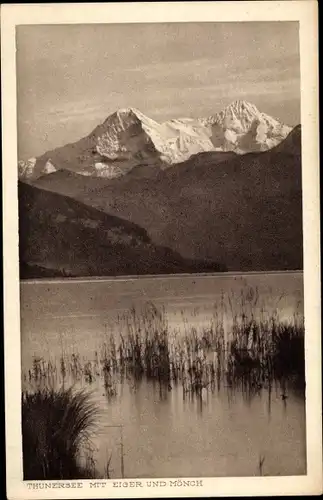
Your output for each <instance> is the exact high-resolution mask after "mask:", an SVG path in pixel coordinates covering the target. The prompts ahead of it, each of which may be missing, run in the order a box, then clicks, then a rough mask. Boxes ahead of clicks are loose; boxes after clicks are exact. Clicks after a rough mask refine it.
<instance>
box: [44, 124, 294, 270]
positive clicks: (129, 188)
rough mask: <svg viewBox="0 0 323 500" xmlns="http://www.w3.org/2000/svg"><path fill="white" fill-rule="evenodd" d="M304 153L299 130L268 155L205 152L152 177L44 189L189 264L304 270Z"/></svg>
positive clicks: (64, 177) (58, 178)
mask: <svg viewBox="0 0 323 500" xmlns="http://www.w3.org/2000/svg"><path fill="white" fill-rule="evenodd" d="M300 151H301V129H300V127H295V129H293V131H292V132H291V133H290V134H289V135H288V136H287V138H286V139H285V140H284V141H283V142H281V143H280V144H279V145H278V146H276V147H275V148H273V149H271V150H269V151H266V152H258V153H249V154H246V155H237V154H236V153H234V152H226V153H223V152H216V151H215V152H214V151H212V152H204V153H200V154H197V155H194V156H192V157H191V158H190V159H188V160H187V161H185V162H182V163H180V164H177V165H174V166H173V167H172V168H169V169H166V170H160V169H156V170H155V171H154V173H153V175H152V176H149V175H145V176H144V175H140V174H139V175H135V173H136V169H133V170H132V171H131V172H130V173H129V174H128V175H126V176H124V177H120V178H116V179H114V180H111V181H109V180H107V179H95V178H84V177H82V176H80V175H78V176H76V175H75V174H73V175H71V173H68V172H56V173H53V174H50V175H47V176H44V177H43V178H41V179H39V181H37V183H39V185H40V186H41V187H42V188H44V189H48V190H53V191H55V190H57V191H60V192H63V193H64V194H65V195H68V196H71V197H75V198H76V199H78V200H80V201H82V202H83V203H85V204H86V205H89V206H92V207H95V208H97V209H100V210H102V211H104V212H106V213H111V214H114V215H116V216H118V217H122V218H123V219H126V220H130V221H132V222H134V223H136V224H139V225H140V226H141V227H143V228H145V229H146V230H147V232H148V234H149V236H150V237H151V239H152V241H154V243H155V244H156V245H166V246H168V247H170V248H172V249H173V250H174V251H176V252H179V253H180V254H181V255H183V256H184V257H186V258H194V259H211V260H217V261H219V262H225V264H226V266H227V268H228V270H230V271H250V270H254V271H255V270H262V271H266V270H279V269H301V268H302V265H303V264H302V182H301V155H300ZM147 170H148V172H150V171H151V170H150V169H149V168H147ZM215 257H216V258H215Z"/></svg>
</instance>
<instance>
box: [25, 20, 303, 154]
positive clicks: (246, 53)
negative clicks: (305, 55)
mask: <svg viewBox="0 0 323 500" xmlns="http://www.w3.org/2000/svg"><path fill="white" fill-rule="evenodd" d="M298 29H299V26H298V23H297V22H244V23H238V22H235V23H188V24H186V23H174V24H105V25H103V24H102V25H90V24H88V25H47V26H46V25H38V26H36V25H34V26H19V27H18V28H17V107H18V149H19V151H18V157H19V158H21V159H25V158H28V157H31V156H37V155H39V154H42V153H44V152H45V151H47V150H48V149H52V148H55V147H57V146H61V145H64V144H66V143H67V142H74V141H76V140H78V139H80V138H81V137H83V136H85V135H87V134H88V133H90V132H91V131H92V130H93V128H94V127H95V126H96V125H98V124H99V123H101V122H102V121H104V120H105V119H106V118H107V116H109V115H110V114H112V113H113V112H114V111H116V110H117V109H118V108H124V107H135V108H138V109H139V110H140V111H142V112H143V113H144V114H146V115H147V116H149V117H150V118H153V119H155V120H157V121H164V120H167V119H170V118H176V117H189V116H191V117H198V116H209V115H211V114H214V113H216V112H218V111H221V109H222V108H223V107H225V106H226V105H228V104H230V102H232V101H233V100H236V99H245V100H247V101H250V102H252V103H253V104H255V105H256V106H257V107H258V109H259V110H260V111H263V112H265V113H268V114H270V115H271V116H273V117H275V118H279V119H280V120H281V121H283V122H284V123H286V124H288V125H296V124H298V123H300V64H299V38H298Z"/></svg>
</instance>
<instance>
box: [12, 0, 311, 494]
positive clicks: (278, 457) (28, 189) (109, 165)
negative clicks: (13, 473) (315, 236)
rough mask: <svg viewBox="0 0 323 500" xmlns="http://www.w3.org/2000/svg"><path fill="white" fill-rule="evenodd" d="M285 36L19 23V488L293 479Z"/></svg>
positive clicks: (300, 332)
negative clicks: (22, 484) (86, 481)
mask: <svg viewBox="0 0 323 500" xmlns="http://www.w3.org/2000/svg"><path fill="white" fill-rule="evenodd" d="M223 3H226V4H227V5H228V6H229V4H230V3H232V4H233V3H234V2H223ZM242 3H243V2H242ZM254 3H255V4H257V3H258V4H261V3H262V2H254ZM265 3H266V2H264V4H265ZM273 3H275V2H273ZM277 3H278V2H277ZM291 3H293V2H291ZM300 3H302V2H300ZM125 5H127V4H125ZM133 7H134V6H133ZM115 8H116V7H115ZM148 8H149V7H148ZM119 17H120V16H119ZM121 17H122V16H121ZM300 31H301V29H300V20H297V19H295V20H293V19H291V20H288V19H287V20H277V19H276V20H264V19H261V20H256V19H255V20H254V19H250V20H246V19H244V20H243V21H242V20H241V21H239V20H238V19H236V20H231V21H228V20H226V21H221V20H217V19H216V18H214V20H204V21H198V20H197V21H194V20H189V21H187V22H181V21H180V20H174V21H171V20H166V21H163V19H161V21H160V22H156V21H154V20H152V21H151V22H149V21H147V20H145V21H141V22H140V21H138V20H137V21H136V22H122V20H120V19H119V21H118V22H103V21H102V22H95V23H90V22H86V20H84V22H73V23H71V22H55V23H53V22H37V23H36V22H35V23H32V22H30V23H24V22H21V23H17V24H15V26H14V45H15V81H16V89H15V93H16V145H15V147H16V151H13V153H14V154H13V157H14V158H16V172H15V174H14V175H15V177H14V179H15V181H14V185H15V189H16V200H17V203H16V206H17V219H16V225H15V226H14V227H16V229H17V242H18V245H17V247H16V250H15V252H16V257H17V287H16V290H17V291H18V295H19V296H18V302H19V304H18V307H19V320H18V323H19V329H20V331H19V333H18V339H20V340H19V341H18V342H19V344H20V345H19V351H18V352H19V353H20V356H19V358H20V359H19V365H20V366H19V372H18V371H17V373H16V377H17V378H19V379H20V380H19V400H20V417H21V418H20V425H21V427H20V432H21V442H20V444H21V473H22V478H21V479H22V481H23V482H24V484H27V486H28V490H33V489H35V490H38V489H42V488H45V486H46V485H47V486H46V488H47V489H48V490H51V489H52V488H54V487H55V486H53V485H54V484H56V483H52V481H56V482H57V481H58V482H59V481H65V482H66V481H68V482H70V483H63V484H70V485H71V484H74V483H71V481H81V480H90V481H92V482H90V485H92V486H91V487H93V485H100V484H101V483H100V481H106V480H112V486H113V488H114V489H118V488H122V487H126V488H127V487H128V486H129V487H131V485H132V483H133V487H134V489H137V493H136V495H137V496H138V495H139V496H140V494H142V491H140V490H141V488H143V487H147V488H148V489H149V488H151V487H154V486H155V487H159V486H166V482H165V485H164V484H161V483H163V482H164V481H161V480H160V478H168V486H171V487H173V488H176V486H177V487H179V488H180V487H181V486H184V487H185V486H186V487H187V488H190V487H198V486H202V479H201V478H228V479H229V478H235V479H237V478H257V477H258V478H264V477H267V478H268V477H271V478H275V477H277V478H278V477H289V478H290V480H291V479H292V477H293V478H294V479H295V478H297V477H301V476H305V477H306V476H307V475H308V473H309V472H308V471H309V458H308V442H307V431H306V430H307V427H308V426H309V422H310V421H312V420H309V419H310V418H311V417H310V416H309V414H308V405H307V404H306V401H307V393H306V391H307V390H308V385H309V382H308V376H307V374H308V372H307V370H306V363H308V360H306V356H305V352H306V346H307V345H308V342H309V340H308V335H309V333H308V326H307V327H306V325H308V324H309V323H307V315H306V314H307V313H306V307H305V305H306V297H307V295H306V289H305V284H304V272H305V273H306V266H305V265H304V262H305V250H306V248H308V247H306V243H305V241H306V238H305V236H304V234H305V231H306V228H305V224H304V221H305V220H306V207H308V205H307V201H306V192H305V188H304V156H305V155H304V150H303V147H304V127H305V137H308V134H307V135H306V125H304V124H303V119H302V118H303V117H304V116H306V113H305V114H304V112H303V109H304V103H303V102H302V92H301V89H302V86H301V76H302V75H301V57H302V53H301V41H300ZM302 77H303V76H302ZM12 91H13V92H14V89H12ZM305 148H306V146H305ZM313 164H314V166H315V158H314V163H313ZM12 168H14V167H12ZM314 171H315V168H314ZM4 189H5V184H4ZM304 192H305V194H304ZM317 215H318V214H317ZM313 248H315V247H314V246H313ZM313 262H314V261H313ZM304 269H305V271H304ZM314 272H315V270H314ZM305 277H306V276H305ZM307 283H308V281H307ZM314 333H315V331H313V332H312V334H314ZM314 338H315V339H316V340H317V342H318V343H317V346H319V337H317V338H316V337H314ZM312 366H314V365H312ZM16 367H18V360H17V359H16ZM318 436H319V433H318ZM318 441H320V439H318ZM318 446H319V444H318ZM310 460H311V459H310ZM143 479H144V480H145V481H143ZM130 480H131V481H130ZM199 481H201V483H200V484H198V483H199ZM184 483H187V484H184ZM57 484H59V483H57ZM75 484H78V483H75ZM79 484H83V483H79ZM104 484H105V483H104V482H102V485H104ZM75 487H76V486H71V488H75ZM44 491H45V490H44ZM187 491H188V490H187V489H186V492H187ZM191 491H192V490H191ZM193 491H194V494H195V493H196V494H197V495H199V494H202V492H198V491H197V490H193ZM201 491H202V490H201ZM161 492H162V490H161ZM36 493H37V492H36ZM77 493H78V492H77ZM103 493H104V490H102V494H103ZM122 493H124V490H122V491H121V493H120V491H119V495H120V494H122ZM184 493H185V488H184V490H183V491H182V493H181V494H182V495H184ZM74 494H76V492H74ZM128 494H129V493H128ZM160 496H162V493H161V494H160ZM15 498H20V497H19V496H17V497H15ZM38 498H40V497H38ZM48 498H53V497H48Z"/></svg>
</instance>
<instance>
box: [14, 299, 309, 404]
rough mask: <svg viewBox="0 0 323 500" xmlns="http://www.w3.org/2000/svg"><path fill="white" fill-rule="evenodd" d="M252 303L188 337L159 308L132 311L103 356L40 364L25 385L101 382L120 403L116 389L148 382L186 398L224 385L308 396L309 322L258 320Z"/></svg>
mask: <svg viewBox="0 0 323 500" xmlns="http://www.w3.org/2000/svg"><path fill="white" fill-rule="evenodd" d="M249 293H250V292H249ZM252 297H253V299H252V301H251V299H250V297H249V299H248V300H246V298H245V296H242V302H241V304H240V305H239V306H240V310H239V313H235V312H234V308H233V305H232V303H231V305H230V307H231V314H230V321H229V322H228V321H226V322H225V321H224V319H223V318H224V315H223V312H222V313H221V314H219V312H218V311H216V312H215V314H214V315H213V317H212V319H211V320H210V322H209V324H208V325H207V326H203V327H202V328H197V327H195V326H192V325H191V326H190V325H187V324H186V325H185V327H184V331H181V332H178V331H176V330H172V329H171V328H170V327H169V324H168V322H167V317H166V314H165V312H164V311H163V310H160V309H157V308H156V307H155V306H154V305H153V304H148V305H147V307H146V308H145V310H144V311H142V312H141V313H138V312H137V311H136V310H135V309H132V310H131V311H130V312H129V314H126V315H124V316H123V317H122V318H119V323H120V333H119V334H117V335H115V334H111V333H109V332H106V335H105V340H104V341H103V343H102V345H101V346H100V348H99V349H98V350H97V351H95V352H94V353H93V354H92V355H91V354H90V353H89V356H88V358H87V359H84V357H83V358H81V356H80V355H79V354H78V353H72V354H69V355H68V354H67V353H65V352H64V351H63V350H62V352H61V356H60V359H59V360H57V359H56V360H55V361H51V360H47V361H46V360H44V359H41V358H34V361H33V366H32V367H31V368H30V369H29V371H28V374H27V373H24V381H25V382H28V383H29V384H31V385H34V386H35V385H36V387H56V386H57V380H58V379H59V380H60V381H61V382H62V383H63V385H64V384H66V383H68V381H73V383H75V382H78V381H79V382H82V383H83V382H84V383H85V384H89V385H91V384H92V383H93V382H95V381H96V380H98V379H101V380H103V384H104V388H105V391H106V394H107V396H109V397H113V396H114V395H116V392H117V384H118V383H120V382H122V381H123V380H124V378H125V377H126V378H131V379H133V380H134V381H138V380H141V379H143V378H145V379H146V380H150V381H154V382H157V383H158V384H159V385H160V386H161V387H162V386H163V387H166V388H168V390H171V389H172V387H173V385H174V384H175V385H177V386H178V385H179V384H180V385H181V386H182V389H183V397H186V395H189V394H191V395H192V394H195V395H201V393H202V391H205V390H215V389H216V388H217V389H218V390H219V389H220V387H221V385H225V386H226V387H229V388H235V387H238V386H240V388H241V387H242V388H243V387H246V388H248V390H251V391H259V390H260V389H261V388H262V387H270V386H271V384H273V383H275V382H277V381H278V382H282V383H283V384H285V383H293V384H294V385H296V386H297V387H300V388H303V387H304V384H305V366H304V365H305V355H304V323H303V319H302V318H300V317H297V316H294V318H293V319H292V320H291V321H289V322H287V321H282V320H280V318H279V315H278V314H277V313H274V312H272V313H271V314H270V315H269V316H268V315H265V314H264V312H262V313H261V312H260V314H259V312H258V313H257V314H255V311H254V309H253V307H254V306H255V303H256V300H257V295H256V294H255V293H254V294H253V295H252ZM229 304H230V301H229ZM250 305H251V307H249V310H247V306H250ZM226 318H228V314H226Z"/></svg>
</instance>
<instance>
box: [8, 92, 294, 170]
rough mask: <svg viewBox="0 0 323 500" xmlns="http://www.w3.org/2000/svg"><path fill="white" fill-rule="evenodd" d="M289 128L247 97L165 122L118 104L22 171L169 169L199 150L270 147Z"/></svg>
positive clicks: (238, 150) (21, 167)
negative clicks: (101, 119)
mask: <svg viewBox="0 0 323 500" xmlns="http://www.w3.org/2000/svg"><path fill="white" fill-rule="evenodd" d="M290 130H291V128H290V127H288V126H286V125H283V124H281V123H280V122H279V121H278V120H275V119H274V118H272V117H270V116H268V115H266V114H264V113H261V112H260V111H258V109H257V108H256V107H255V106H254V105H252V104H250V103H247V102H246V101H235V102H234V103H232V104H231V105H230V106H228V107H227V108H225V109H224V110H223V111H222V112H220V113H217V114H216V115H212V116H210V117H209V118H200V119H198V118H197V119H193V118H177V119H173V120H169V121H167V122H165V123H161V124H160V123H157V122H156V121H155V120H152V119H151V118H148V117H147V116H145V115H144V114H143V113H141V112H140V111H139V110H137V109H135V108H126V109H120V110H118V111H116V112H115V113H113V114H112V115H110V116H109V117H108V118H107V119H106V120H105V121H104V122H103V123H102V124H100V125H98V126H97V127H96V128H95V129H94V130H93V131H92V132H91V133H90V134H89V135H88V136H87V137H84V138H82V139H80V140H79V141H77V142H75V143H72V144H66V145H65V146H62V147H59V148H56V149H54V150H52V151H48V152H46V153H44V154H43V155H41V156H39V157H38V158H30V159H29V160H27V161H19V163H18V170H19V177H20V178H21V179H25V180H26V179H37V178H39V177H41V176H42V175H47V174H51V173H53V172H55V171H57V170H61V169H64V170H70V171H72V172H75V173H79V174H81V175H84V176H91V177H104V178H108V179H114V178H118V177H122V176H123V175H125V174H127V173H128V172H130V171H131V170H132V169H133V168H135V167H138V166H140V167H142V166H146V167H149V166H151V165H154V166H155V167H158V168H160V169H166V168H169V167H170V166H172V165H175V164H178V163H182V162H183V161H186V160H187V159H189V158H190V157H191V156H193V155H196V154H199V153H201V152H209V151H235V152H236V153H238V154H244V153H248V152H250V151H263V150H268V149H270V148H272V147H274V146H276V145H277V144H278V143H279V142H280V141H282V140H283V139H284V138H285V137H286V136H287V134H288V133H289V132H290Z"/></svg>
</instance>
